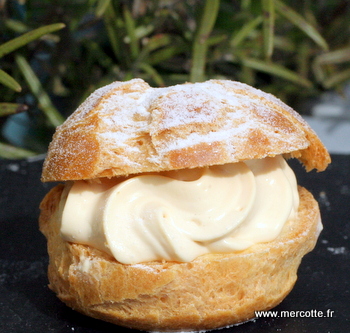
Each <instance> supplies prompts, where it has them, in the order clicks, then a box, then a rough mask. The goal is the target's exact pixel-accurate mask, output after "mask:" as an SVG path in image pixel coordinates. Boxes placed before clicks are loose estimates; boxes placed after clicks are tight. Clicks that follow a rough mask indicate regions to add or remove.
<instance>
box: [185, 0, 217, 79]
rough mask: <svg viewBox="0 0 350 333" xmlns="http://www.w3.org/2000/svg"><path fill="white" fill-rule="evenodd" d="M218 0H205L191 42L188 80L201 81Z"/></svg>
mask: <svg viewBox="0 0 350 333" xmlns="http://www.w3.org/2000/svg"><path fill="white" fill-rule="evenodd" d="M219 5H220V0H206V1H205V5H204V11H203V14H202V17H201V21H200V22H199V28H198V30H197V33H196V36H195V38H194V42H193V48H192V66H191V72H190V80H191V81H192V82H197V81H203V80H204V72H205V63H206V55H207V49H208V45H207V39H208V37H209V35H210V33H211V31H212V29H213V27H214V24H215V21H216V18H217V14H218V11H219Z"/></svg>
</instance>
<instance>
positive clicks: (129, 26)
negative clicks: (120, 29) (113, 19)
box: [123, 6, 139, 59]
mask: <svg viewBox="0 0 350 333" xmlns="http://www.w3.org/2000/svg"><path fill="white" fill-rule="evenodd" d="M123 15H124V22H125V28H126V32H127V37H128V38H129V41H130V50H131V56H132V58H133V59H136V58H137V56H138V54H139V45H138V38H137V35H136V26H135V20H134V19H133V17H132V15H131V13H130V11H129V9H128V8H127V7H126V6H124V11H123Z"/></svg>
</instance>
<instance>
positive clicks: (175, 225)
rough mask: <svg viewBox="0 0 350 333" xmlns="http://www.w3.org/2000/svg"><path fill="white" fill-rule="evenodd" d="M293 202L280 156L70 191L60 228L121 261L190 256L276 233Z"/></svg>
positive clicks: (293, 188) (292, 183)
mask: <svg viewBox="0 0 350 333" xmlns="http://www.w3.org/2000/svg"><path fill="white" fill-rule="evenodd" d="M298 205H299V195H298V190H297V183H296V179H295V176H294V173H293V171H292V170H291V169H290V167H289V166H288V164H287V163H286V161H285V160H284V159H283V157H281V156H277V157H273V158H269V157H268V158H265V159H261V160H252V161H246V162H240V163H232V164H225V165H222V166H212V167H206V168H200V169H193V170H179V171H170V172H163V173H161V174H148V175H137V176H134V177H131V178H128V179H124V180H111V181H108V182H104V183H101V184H96V183H88V182H85V181H77V182H75V183H74V185H73V186H72V187H71V189H70V190H69V194H68V196H67V199H66V204H65V208H64V211H63V216H62V223H61V234H62V236H63V238H64V239H65V240H67V241H70V242H75V243H81V244H87V245H91V246H93V247H95V248H98V249H100V250H102V251H105V252H107V253H109V254H111V255H112V256H114V257H115V259H116V260H118V261H119V262H121V263H124V264H135V263H140V262H145V261H151V260H169V261H170V260H175V261H181V262H189V261H191V260H193V259H195V258H196V257H198V256H200V255H202V254H205V253H222V252H234V251H239V250H243V249H246V248H248V247H249V246H251V245H253V244H256V243H260V242H267V241H271V240H273V239H275V238H276V237H277V236H278V234H279V233H280V231H281V229H282V227H283V226H284V224H285V222H286V221H287V220H288V219H291V218H294V217H295V214H296V212H297V209H298Z"/></svg>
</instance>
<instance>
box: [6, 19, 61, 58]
mask: <svg viewBox="0 0 350 333" xmlns="http://www.w3.org/2000/svg"><path fill="white" fill-rule="evenodd" d="M64 27H65V24H63V23H55V24H50V25H46V26H44V27H40V28H38V29H35V30H32V31H29V32H27V33H25V34H23V35H22V36H19V37H17V38H14V39H12V40H10V41H8V42H6V43H4V44H2V45H1V46H0V58H1V57H3V56H4V55H6V54H8V53H10V52H12V51H14V50H16V49H18V48H20V47H22V46H24V45H26V44H28V43H30V42H32V41H33V40H35V39H38V38H40V37H41V36H43V35H46V34H49V33H51V32H54V31H57V30H60V29H63V28H64Z"/></svg>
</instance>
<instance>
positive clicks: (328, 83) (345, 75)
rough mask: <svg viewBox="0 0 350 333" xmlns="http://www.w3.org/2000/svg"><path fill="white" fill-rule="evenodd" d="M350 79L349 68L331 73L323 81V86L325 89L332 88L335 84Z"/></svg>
mask: <svg viewBox="0 0 350 333" xmlns="http://www.w3.org/2000/svg"><path fill="white" fill-rule="evenodd" d="M349 79H350V68H349V69H347V70H343V71H341V72H339V73H336V74H333V75H332V76H330V77H329V78H327V79H325V80H324V81H323V86H324V87H325V88H327V89H330V88H334V87H335V86H336V85H338V84H340V83H343V82H345V81H347V80H349Z"/></svg>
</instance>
